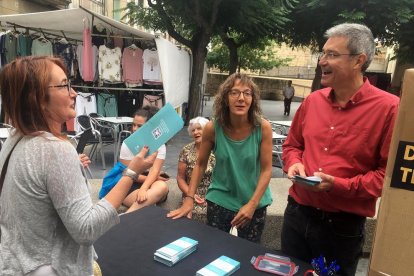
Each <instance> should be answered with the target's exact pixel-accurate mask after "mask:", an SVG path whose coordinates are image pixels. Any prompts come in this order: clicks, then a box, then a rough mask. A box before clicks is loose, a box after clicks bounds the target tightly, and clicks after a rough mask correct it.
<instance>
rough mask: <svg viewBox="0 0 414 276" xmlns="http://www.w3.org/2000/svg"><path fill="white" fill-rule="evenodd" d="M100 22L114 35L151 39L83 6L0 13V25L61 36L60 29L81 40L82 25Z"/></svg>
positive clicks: (149, 35)
mask: <svg viewBox="0 0 414 276" xmlns="http://www.w3.org/2000/svg"><path fill="white" fill-rule="evenodd" d="M92 18H93V24H94V25H96V24H98V23H100V24H102V26H103V27H105V28H106V29H107V30H111V31H113V33H114V34H116V35H121V36H134V37H136V38H141V39H147V40H152V39H154V38H155V36H154V35H152V34H149V33H146V32H143V31H140V30H137V29H135V28H133V27H131V26H128V25H126V24H124V23H122V22H118V21H115V20H113V19H111V18H109V17H106V16H103V15H100V14H97V13H94V12H92V11H89V10H86V9H84V8H82V7H81V8H75V9H64V10H56V11H47V12H36V13H23V14H12V15H0V22H1V23H2V25H5V24H7V22H8V23H11V24H17V25H20V26H23V27H29V28H39V29H42V30H44V31H45V32H48V33H54V34H57V35H60V36H62V31H63V32H64V33H65V35H66V36H67V37H68V38H74V39H78V40H82V31H83V29H84V26H89V27H91V26H92Z"/></svg>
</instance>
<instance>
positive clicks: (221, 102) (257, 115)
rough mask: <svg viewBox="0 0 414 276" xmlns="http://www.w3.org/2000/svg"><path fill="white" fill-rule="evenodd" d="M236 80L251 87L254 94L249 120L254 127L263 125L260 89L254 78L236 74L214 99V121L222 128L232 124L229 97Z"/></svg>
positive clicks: (220, 88)
mask: <svg viewBox="0 0 414 276" xmlns="http://www.w3.org/2000/svg"><path fill="white" fill-rule="evenodd" d="M236 80H240V83H241V84H245V85H247V86H249V87H250V89H251V90H252V92H253V95H252V104H251V106H250V108H249V111H248V119H249V122H250V123H251V124H253V125H254V126H259V125H260V124H261V117H262V110H261V108H260V104H259V103H260V89H259V87H258V86H257V85H256V84H255V83H254V82H253V80H252V78H251V77H249V76H248V75H246V74H241V73H234V74H232V75H230V76H229V77H228V78H227V79H226V80H225V81H224V82H223V83H222V84H221V85H220V87H219V89H218V91H217V94H216V96H215V97H214V105H213V113H214V119H215V120H216V121H217V122H218V124H219V125H220V126H227V127H228V126H229V123H230V108H229V99H228V95H229V92H230V90H231V89H232V88H233V86H234V84H235V82H236Z"/></svg>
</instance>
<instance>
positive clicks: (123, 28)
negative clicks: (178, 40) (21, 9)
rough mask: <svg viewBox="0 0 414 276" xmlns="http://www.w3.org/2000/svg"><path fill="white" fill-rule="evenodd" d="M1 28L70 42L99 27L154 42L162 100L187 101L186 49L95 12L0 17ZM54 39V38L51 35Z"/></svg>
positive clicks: (74, 11) (188, 73)
mask: <svg viewBox="0 0 414 276" xmlns="http://www.w3.org/2000/svg"><path fill="white" fill-rule="evenodd" d="M0 22H1V26H7V27H8V28H10V27H12V26H16V28H17V29H19V30H20V31H23V30H22V28H27V30H28V31H29V33H30V34H33V33H38V34H39V35H40V34H41V32H42V31H43V32H44V34H45V36H46V37H49V36H48V34H49V35H50V34H54V35H57V36H60V37H63V36H66V37H67V38H68V39H69V40H70V39H76V40H79V41H82V31H83V29H84V27H85V26H90V27H91V26H92V24H93V25H97V24H101V25H102V26H103V27H104V28H106V29H107V30H110V31H113V33H114V34H116V35H119V36H123V37H130V38H134V39H139V40H152V41H154V40H155V43H156V45H157V50H158V55H159V60H160V66H161V72H162V78H163V86H164V96H165V101H166V102H169V103H171V104H172V105H173V106H174V107H178V106H180V105H181V104H182V103H183V102H187V101H188V91H189V86H190V55H189V54H188V52H186V51H185V50H179V49H178V48H177V47H176V46H175V45H174V44H172V43H171V42H169V41H167V40H165V39H163V38H156V37H155V36H154V35H153V34H150V33H146V32H143V31H140V30H138V29H135V28H133V27H131V26H129V25H126V24H124V23H121V22H118V21H115V20H113V19H111V18H109V17H106V16H103V15H100V14H97V13H94V12H92V11H89V10H86V9H84V8H76V9H64V10H56V11H48V12H37V13H26V14H13V15H0ZM51 37H52V38H53V36H51Z"/></svg>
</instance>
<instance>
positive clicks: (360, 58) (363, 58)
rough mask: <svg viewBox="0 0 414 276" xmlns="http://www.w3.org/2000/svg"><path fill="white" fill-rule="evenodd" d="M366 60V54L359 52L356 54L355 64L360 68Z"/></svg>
mask: <svg viewBox="0 0 414 276" xmlns="http://www.w3.org/2000/svg"><path fill="white" fill-rule="evenodd" d="M366 61H367V55H366V54H360V55H358V57H357V59H356V63H355V66H357V67H359V68H362V66H364V64H365V62H366Z"/></svg>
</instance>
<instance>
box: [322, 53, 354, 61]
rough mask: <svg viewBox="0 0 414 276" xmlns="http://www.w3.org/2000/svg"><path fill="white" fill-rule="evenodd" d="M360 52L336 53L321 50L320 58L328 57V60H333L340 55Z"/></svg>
mask: <svg viewBox="0 0 414 276" xmlns="http://www.w3.org/2000/svg"><path fill="white" fill-rule="evenodd" d="M358 55H360V54H339V53H334V52H327V53H325V52H320V53H319V55H318V58H319V60H321V59H325V58H326V59H327V60H332V59H336V58H337V57H340V56H358Z"/></svg>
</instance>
